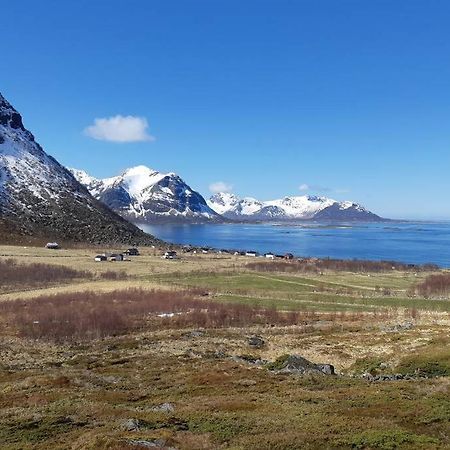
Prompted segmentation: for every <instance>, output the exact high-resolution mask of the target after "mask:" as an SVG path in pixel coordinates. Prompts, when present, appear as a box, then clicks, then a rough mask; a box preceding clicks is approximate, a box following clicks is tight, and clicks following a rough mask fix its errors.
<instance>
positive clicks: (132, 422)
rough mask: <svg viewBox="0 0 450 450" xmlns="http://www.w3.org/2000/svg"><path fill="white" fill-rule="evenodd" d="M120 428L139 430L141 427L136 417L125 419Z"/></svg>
mask: <svg viewBox="0 0 450 450" xmlns="http://www.w3.org/2000/svg"><path fill="white" fill-rule="evenodd" d="M121 428H122V429H123V430H125V431H139V430H140V428H141V427H140V422H139V420H138V419H127V420H125V421H124V422H123V423H122V425H121Z"/></svg>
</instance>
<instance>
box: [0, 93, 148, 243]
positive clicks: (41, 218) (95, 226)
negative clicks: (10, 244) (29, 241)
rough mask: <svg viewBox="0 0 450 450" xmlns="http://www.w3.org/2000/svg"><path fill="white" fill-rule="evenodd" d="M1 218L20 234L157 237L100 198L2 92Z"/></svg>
mask: <svg viewBox="0 0 450 450" xmlns="http://www.w3.org/2000/svg"><path fill="white" fill-rule="evenodd" d="M0 219H1V220H2V221H3V222H6V224H7V226H8V228H9V229H12V230H15V232H17V233H19V234H28V235H39V236H42V237H43V238H44V237H46V238H48V239H67V240H73V241H84V242H92V243H102V242H103V243H112V242H123V243H124V244H125V243H129V244H138V243H142V244H144V243H148V244H150V243H153V242H155V239H154V238H153V237H152V236H150V235H147V234H145V233H143V232H142V231H141V230H140V229H138V228H137V227H135V226H134V225H132V224H131V223H129V222H127V221H126V220H124V219H123V218H121V217H120V216H118V215H117V214H116V213H114V212H113V211H111V210H110V209H109V208H107V207H106V206H105V205H103V204H102V203H100V202H98V201H97V200H95V199H94V198H93V197H92V196H91V195H90V193H89V192H88V190H87V189H86V188H85V187H84V186H83V185H82V184H80V183H79V182H78V181H77V180H76V179H75V178H74V177H73V176H72V174H71V173H70V172H69V171H68V170H67V169H66V168H65V167H63V166H62V165H61V164H59V163H58V161H56V160H55V159H54V158H53V157H51V156H49V155H47V153H45V152H44V150H43V149H42V147H41V146H40V145H39V144H38V143H37V142H36V141H35V139H34V136H33V135H32V134H31V133H30V132H29V131H28V130H26V129H25V128H24V126H23V123H22V117H21V116H20V114H19V113H18V112H17V111H16V110H15V109H14V108H13V107H12V106H11V104H10V103H8V102H7V101H6V99H5V98H4V97H3V96H2V95H1V94H0Z"/></svg>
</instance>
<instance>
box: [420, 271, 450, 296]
mask: <svg viewBox="0 0 450 450" xmlns="http://www.w3.org/2000/svg"><path fill="white" fill-rule="evenodd" d="M414 290H415V292H416V293H417V294H419V295H421V296H423V297H430V296H433V295H447V294H449V293H450V273H439V274H434V275H429V276H427V277H426V278H425V280H423V281H422V282H421V283H419V284H417V285H416V286H415V288H414Z"/></svg>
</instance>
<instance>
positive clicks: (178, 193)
mask: <svg viewBox="0 0 450 450" xmlns="http://www.w3.org/2000/svg"><path fill="white" fill-rule="evenodd" d="M69 170H70V171H71V173H72V174H73V175H74V177H75V178H77V179H78V181H79V182H80V183H82V184H83V185H84V186H85V187H86V188H87V189H88V190H89V192H90V193H91V194H92V195H93V196H94V197H95V198H96V199H97V200H99V201H101V202H103V203H104V204H106V205H107V206H109V207H110V208H111V209H113V210H114V211H116V212H117V213H118V214H120V215H121V216H122V217H125V218H127V219H128V220H131V221H133V222H135V223H140V222H142V223H148V222H174V221H175V222H176V221H179V222H188V223H203V222H221V221H223V219H222V218H221V216H220V215H219V214H217V212H215V211H214V210H212V209H211V208H210V207H209V206H208V205H207V203H206V200H205V199H204V198H203V197H202V196H201V194H199V193H198V192H196V191H195V190H193V189H192V188H191V187H190V186H189V185H188V184H186V183H185V182H184V180H183V179H182V178H181V177H179V176H178V175H177V174H175V173H174V172H169V173H162V172H158V171H156V170H154V169H151V168H149V167H147V166H144V165H140V166H135V167H130V168H128V169H126V170H124V171H123V172H122V173H121V174H120V175H117V176H115V177H110V178H104V179H98V178H95V177H92V176H90V175H89V174H88V173H87V172H85V171H83V170H79V169H73V168H72V169H69Z"/></svg>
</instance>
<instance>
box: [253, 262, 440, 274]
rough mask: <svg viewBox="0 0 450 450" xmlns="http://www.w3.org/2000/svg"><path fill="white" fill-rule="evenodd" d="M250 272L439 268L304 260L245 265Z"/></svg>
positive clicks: (379, 271) (361, 271) (416, 270)
mask: <svg viewBox="0 0 450 450" xmlns="http://www.w3.org/2000/svg"><path fill="white" fill-rule="evenodd" d="M247 268H248V269H250V270H256V271H259V272H288V273H320V272H323V271H325V270H328V271H345V272H360V273H370V272H374V273H382V272H389V271H393V270H396V271H414V272H423V271H434V270H438V269H439V267H438V266H436V265H434V264H424V265H416V264H403V263H399V262H395V261H365V260H358V259H349V260H343V259H331V258H324V259H318V258H305V259H300V260H293V261H262V262H259V261H258V262H252V263H248V264H247Z"/></svg>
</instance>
